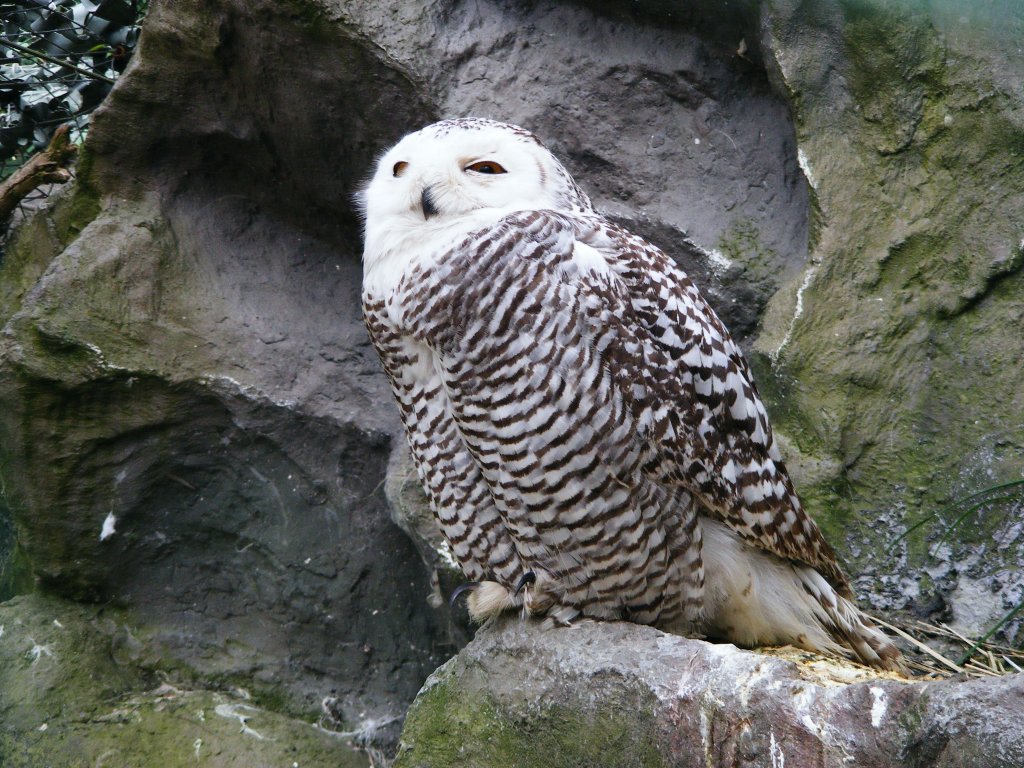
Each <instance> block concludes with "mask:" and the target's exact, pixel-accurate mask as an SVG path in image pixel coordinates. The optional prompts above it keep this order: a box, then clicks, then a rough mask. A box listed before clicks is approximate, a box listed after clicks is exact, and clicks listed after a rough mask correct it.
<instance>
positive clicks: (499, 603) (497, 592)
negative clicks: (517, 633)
mask: <svg viewBox="0 0 1024 768" xmlns="http://www.w3.org/2000/svg"><path fill="white" fill-rule="evenodd" d="M467 592H468V593H469V596H468V597H467V598H466V608H467V609H468V610H469V618H471V619H472V620H473V621H475V622H476V623H477V624H482V623H484V622H485V621H487V620H488V619H489V618H491V617H492V616H497V615H498V614H500V613H504V612H505V611H509V610H512V609H514V608H517V607H518V605H519V600H518V597H517V596H516V593H515V592H513V591H512V590H510V589H509V588H508V587H506V586H504V585H503V584H499V583H498V582H496V581H467V582H466V583H465V584H460V585H459V586H458V587H456V588H455V591H454V592H452V594H451V597H449V598H448V602H449V603H450V604H452V605H454V604H455V601H456V600H458V599H459V598H460V597H461V596H462V595H463V594H465V593H467Z"/></svg>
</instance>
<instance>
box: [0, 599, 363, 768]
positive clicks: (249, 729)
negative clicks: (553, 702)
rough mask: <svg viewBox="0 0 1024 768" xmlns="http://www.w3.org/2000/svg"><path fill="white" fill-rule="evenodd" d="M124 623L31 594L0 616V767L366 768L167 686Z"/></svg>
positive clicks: (247, 707) (339, 751) (218, 696)
mask: <svg viewBox="0 0 1024 768" xmlns="http://www.w3.org/2000/svg"><path fill="white" fill-rule="evenodd" d="M128 621H129V619H128V617H127V615H126V614H124V613H122V612H119V611H117V610H114V609H111V608H110V607H105V608H102V609H100V608H89V607H85V606H80V605H75V604H72V603H67V602H64V601H61V600H56V599H53V598H48V597H45V596H43V595H38V594H37V595H31V596H25V597H20V598H16V599H14V600H11V601H9V602H7V603H4V604H0V626H3V627H4V634H3V642H2V643H0V765H3V766H5V768H72V767H74V768H78V767H79V766H83V765H88V766H95V765H103V766H115V765H116V766H156V765H159V766H166V768H178V767H179V766H181V767H182V768H184V767H185V766H188V767H189V768H191V767H192V766H197V765H198V766H217V767H218V768H228V767H231V768H249V767H250V766H255V765H268V766H270V765H274V766H288V765H293V764H296V763H297V764H298V765H301V766H303V768H317V767H323V768H327V767H328V766H330V767H331V768H335V767H340V768H356V766H366V765H367V760H366V757H365V756H363V755H360V754H358V753H356V752H354V751H353V750H352V749H351V748H349V747H348V746H346V744H345V743H344V742H342V741H339V740H338V739H336V738H334V737H332V736H330V735H329V734H326V733H324V732H323V731H320V730H318V729H316V728H315V727H314V726H312V725H311V724H310V723H308V722H302V721H297V720H293V719H290V718H288V717H285V716H282V715H280V714H278V713H275V712H272V711H267V710H266V709H264V708H261V707H259V706H256V705H254V704H253V702H250V701H247V700H244V699H239V698H237V697H233V696H231V695H228V694H225V693H220V692H217V691H210V690H203V689H195V688H192V687H190V686H189V685H188V684H187V683H183V682H182V681H181V680H178V679H176V680H174V682H173V683H170V684H169V683H167V682H166V680H167V677H166V670H161V672H162V673H163V674H161V675H158V674H157V673H156V671H155V668H154V667H153V666H152V662H144V661H143V659H144V658H145V657H147V650H146V648H145V647H144V643H142V642H140V641H139V640H137V638H135V636H134V635H133V634H132V631H131V630H130V629H129V627H128V624H127V622H128ZM126 638H131V639H132V640H133V642H131V643H129V642H127V641H126Z"/></svg>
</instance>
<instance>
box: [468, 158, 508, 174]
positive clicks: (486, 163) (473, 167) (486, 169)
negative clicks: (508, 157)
mask: <svg viewBox="0 0 1024 768" xmlns="http://www.w3.org/2000/svg"><path fill="white" fill-rule="evenodd" d="M466 170H467V171H476V172H477V173H508V171H506V170H505V169H504V168H502V167H501V166H500V165H498V163H496V162H494V161H493V160H480V161H478V162H475V163H471V164H470V165H467V166H466Z"/></svg>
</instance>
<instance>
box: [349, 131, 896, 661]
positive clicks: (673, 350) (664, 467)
mask: <svg viewBox="0 0 1024 768" xmlns="http://www.w3.org/2000/svg"><path fill="white" fill-rule="evenodd" d="M363 204H364V206H365V214H366V248H365V252H364V283H363V307H364V313H365V317H366V324H367V328H368V329H369V332H370V337H371V339H372V340H373V343H374V345H375V346H376V348H377V350H378V352H379V353H380V357H381V360H382V362H383V364H384V369H385V371H386V372H387V374H388V377H389V378H390V381H391V384H392V387H393V389H394V393H395V397H396V399H397V401H398V405H399V408H400V410H401V414H402V419H403V422H404V425H405V428H406V432H407V434H408V438H409V443H410V446H411V448H412V454H413V457H414V460H415V463H416V466H417V470H418V472H419V476H420V479H421V480H422V483H423V486H424V489H425V490H426V492H427V494H428V496H429V498H430V502H431V504H432V506H433V508H434V510H435V512H436V514H437V517H438V520H439V522H440V526H441V529H442V531H443V532H444V534H445V536H446V537H447V539H448V541H449V543H450V544H451V547H452V551H453V553H454V554H455V556H456V558H457V559H458V561H459V563H460V564H461V566H462V568H463V570H464V571H465V573H466V575H467V577H468V578H469V579H470V580H472V582H474V583H475V586H476V589H475V590H474V591H473V593H472V594H471V595H470V598H469V604H470V610H471V612H472V613H473V614H474V615H475V616H476V617H477V618H486V617H487V616H488V615H491V614H494V613H497V612H500V611H502V610H507V609H513V608H521V609H523V610H524V612H525V613H527V614H531V615H537V616H546V617H549V618H550V619H551V620H554V621H556V622H559V623H568V622H570V621H572V620H573V619H575V618H576V617H578V616H585V617H591V618H596V619H628V620H632V621H636V622H640V623H645V624H653V625H656V626H660V627H663V628H667V629H671V630H674V631H679V632H684V633H703V634H709V635H713V636H717V637H722V638H724V639H728V640H732V641H734V642H737V643H740V644H743V645H756V644H772V643H793V644H796V645H800V646H803V647H807V648H812V649H817V650H824V651H830V652H833V653H840V654H844V655H847V656H852V657H855V658H859V659H861V660H862V661H865V662H868V663H871V664H875V665H879V666H887V667H893V666H897V665H898V664H899V653H898V651H897V650H896V648H895V647H894V646H893V645H892V643H891V642H890V641H889V640H888V638H886V637H885V635H884V634H882V633H881V632H880V631H879V630H877V629H876V628H875V627H874V626H873V625H872V624H871V622H870V621H869V620H868V619H867V618H866V617H865V616H863V614H861V613H860V611H859V610H858V609H857V608H856V606H854V605H853V603H852V602H851V599H852V593H851V591H850V587H849V583H848V581H847V579H846V577H845V576H844V574H843V572H842V570H841V569H840V567H839V565H838V564H837V562H836V558H835V553H834V552H833V550H832V548H831V547H830V546H829V545H828V543H827V542H826V541H825V539H824V538H823V537H822V535H821V532H820V531H819V529H818V528H817V526H816V525H815V524H814V522H813V521H812V520H811V519H810V517H808V515H807V514H806V513H805V512H804V510H803V508H802V506H801V504H800V500H799V498H798V497H797V495H796V493H795V491H794V489H793V485H792V483H791V481H790V479H789V476H788V474H787V472H786V469H785V466H784V464H783V462H782V458H781V456H780V454H779V451H778V448H777V446H776V444H775V441H774V439H773V437H772V430H771V426H770V424H769V422H768V416H767V413H766V412H765V409H764V406H763V405H762V403H761V400H760V398H759V396H758V394H757V390H756V388H755V386H754V384H753V379H752V376H751V373H750V369H749V366H748V365H747V362H746V360H745V359H744V357H743V355H742V353H741V351H740V350H739V348H738V347H737V346H736V344H735V343H734V342H733V341H732V339H731V338H730V336H729V334H728V332H727V331H726V330H725V328H724V327H723V326H722V324H721V322H720V321H719V319H718V317H717V316H716V315H715V313H714V312H713V311H712V309H711V308H710V307H709V306H708V305H707V303H706V302H705V301H704V299H703V298H702V297H701V295H700V293H699V291H698V290H697V288H696V287H695V286H694V285H693V283H691V282H690V280H689V279H688V278H687V277H686V275H685V274H684V273H683V272H682V271H681V270H680V269H679V268H678V267H677V266H676V265H675V263H674V262H673V261H672V260H671V259H670V258H669V257H668V256H666V255H665V254H664V253H663V252H662V251H660V250H659V249H658V248H656V247H655V246H653V245H651V244H650V243H648V242H646V241H645V240H643V239H642V238H639V237H637V236H635V235H633V234H630V233H629V232H627V231H626V230H624V229H622V228H621V227H618V226H616V225H614V224H613V223H611V222H609V221H608V220H607V219H605V218H603V217H602V216H600V215H599V214H597V213H596V212H595V211H594V209H593V207H592V205H591V203H590V200H589V198H588V197H587V196H586V194H585V193H584V192H583V191H582V190H581V189H580V188H579V187H578V186H577V185H576V183H575V182H574V181H573V180H572V179H571V177H570V176H569V174H568V173H567V172H566V171H565V169H564V168H563V167H562V165H561V164H560V163H559V162H558V161H557V160H556V159H555V158H554V157H553V156H552V155H551V153H550V152H548V151H547V150H546V149H545V148H544V147H543V146H542V145H541V143H540V142H539V141H538V140H537V139H536V137H534V136H533V134H531V133H529V132H528V131H525V130H523V129H521V128H518V127H516V126H511V125H506V124H503V123H496V122H493V121H490V120H483V119H478V118H464V119H459V120H446V121H442V122H440V123H436V124H434V125H432V126H428V127H427V128H424V129H423V130H421V131H418V132H416V133H413V134H410V135H409V136H407V137H405V138H404V139H403V140H402V141H401V142H399V143H398V144H397V145H396V146H395V147H394V148H393V149H391V150H390V151H389V152H387V153H386V154H385V155H384V156H383V157H382V158H381V159H380V161H379V162H378V166H377V170H376V173H375V175H374V177H373V179H372V180H371V182H370V183H369V185H368V186H367V188H366V190H365V192H364V195H363Z"/></svg>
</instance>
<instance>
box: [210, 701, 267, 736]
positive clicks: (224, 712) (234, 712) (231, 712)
mask: <svg viewBox="0 0 1024 768" xmlns="http://www.w3.org/2000/svg"><path fill="white" fill-rule="evenodd" d="M243 710H248V711H249V712H258V711H259V710H258V709H256V707H251V706H249V705H248V704H218V705H217V706H216V707H215V708H214V710H213V711H214V712H216V713H217V714H218V715H220V716H221V717H226V718H228V719H235V720H238V722H239V723H241V724H242V728H241V733H244V734H245V735H246V736H252V737H253V738H254V739H259V740H260V741H267V740H268V739H267V737H266V736H264V735H263V734H261V733H259V732H258V731H255V730H253V729H252V728H250V727H249V721H250V720H251V719H252V717H253V716H252V715H250V714H246V713H245V712H244V711H243Z"/></svg>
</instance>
